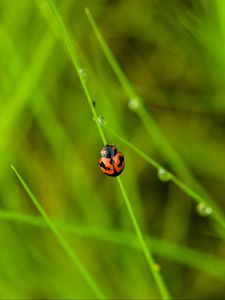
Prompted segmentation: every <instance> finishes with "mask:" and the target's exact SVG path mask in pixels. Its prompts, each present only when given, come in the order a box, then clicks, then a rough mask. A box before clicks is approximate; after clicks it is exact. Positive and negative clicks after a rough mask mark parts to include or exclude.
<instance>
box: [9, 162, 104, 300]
mask: <svg viewBox="0 0 225 300" xmlns="http://www.w3.org/2000/svg"><path fill="white" fill-rule="evenodd" d="M11 167H12V169H13V171H14V172H15V174H16V176H17V178H18V179H19V181H20V183H21V185H22V186H23V188H24V190H25V191H26V192H27V194H28V196H29V197H30V199H31V201H32V202H33V204H34V205H35V206H36V208H37V209H38V211H39V212H40V214H41V215H42V217H43V218H44V220H45V221H46V223H47V224H48V226H49V228H50V229H51V230H52V232H53V233H54V235H55V236H56V238H57V240H58V242H59V243H60V245H61V246H62V248H63V249H64V251H65V252H66V253H67V255H68V256H69V258H70V259H71V261H72V263H73V264H74V266H75V267H76V268H77V269H78V270H79V271H80V273H81V275H82V276H83V278H84V279H85V281H86V282H87V284H88V285H89V287H90V289H91V290H92V292H93V293H94V294H95V295H96V297H97V298H98V299H106V296H105V295H104V294H103V292H102V291H101V289H100V288H99V287H98V285H97V283H96V282H95V280H94V278H93V277H92V275H91V274H90V273H89V271H88V270H87V269H86V267H85V266H84V265H83V263H82V262H81V260H80V259H79V257H78V256H77V255H76V254H75V252H74V251H73V250H72V249H71V247H70V246H69V244H68V243H67V242H66V240H65V239H64V237H63V236H62V234H61V233H60V231H59V230H58V229H57V227H56V226H55V224H54V223H53V222H52V221H51V219H50V218H49V216H48V214H47V213H46V212H45V210H44V209H43V207H42V206H41V204H40V203H39V201H38V200H37V199H36V198H35V196H34V195H33V193H32V192H31V190H30V189H29V187H28V186H27V184H26V183H25V181H24V180H23V178H22V177H21V175H20V174H19V173H18V171H17V170H16V169H15V167H14V166H11Z"/></svg>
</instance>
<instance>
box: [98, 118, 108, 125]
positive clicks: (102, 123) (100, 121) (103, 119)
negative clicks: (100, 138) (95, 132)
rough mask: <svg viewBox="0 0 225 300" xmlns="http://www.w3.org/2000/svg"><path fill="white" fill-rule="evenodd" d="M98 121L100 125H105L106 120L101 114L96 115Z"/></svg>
mask: <svg viewBox="0 0 225 300" xmlns="http://www.w3.org/2000/svg"><path fill="white" fill-rule="evenodd" d="M98 123H99V124H100V125H102V126H104V125H106V123H107V122H106V120H105V118H104V117H103V116H99V117H98Z"/></svg>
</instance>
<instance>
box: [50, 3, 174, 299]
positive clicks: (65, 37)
mask: <svg viewBox="0 0 225 300" xmlns="http://www.w3.org/2000/svg"><path fill="white" fill-rule="evenodd" d="M47 2H48V4H49V6H50V8H51V10H52V12H53V14H54V16H55V18H56V20H57V22H58V29H59V31H60V34H61V36H62V38H63V40H64V43H65V45H66V48H67V50H68V52H69V55H70V57H71V59H72V62H73V65H74V68H75V70H76V72H77V74H78V77H79V79H80V82H81V86H82V88H83V90H84V93H85V96H86V98H87V101H88V103H89V106H90V109H91V111H92V114H93V117H94V120H95V121H96V125H97V129H98V131H99V134H100V136H101V139H102V142H103V144H104V145H105V144H107V140H106V137H105V134H104V132H103V130H102V127H101V125H100V124H99V122H98V118H97V113H96V111H95V108H94V106H93V104H92V99H91V95H90V92H89V90H88V87H87V86H86V83H85V81H84V79H83V78H82V76H81V73H80V67H79V62H78V58H77V54H76V50H75V48H74V46H73V43H72V41H71V39H70V36H69V33H68V32H67V30H66V28H65V26H64V23H63V21H62V19H61V17H60V15H59V13H58V11H57V9H56V7H55V5H54V3H53V1H52V0H47ZM118 183H119V186H120V189H121V192H122V195H123V197H124V200H125V203H126V206H127V209H128V212H129V214H130V217H131V220H132V223H133V226H134V228H135V231H136V233H137V236H138V239H139V242H140V245H141V248H142V250H143V252H144V255H145V257H146V259H147V262H148V266H149V268H150V271H151V272H152V274H153V277H154V279H155V282H156V285H157V287H158V289H159V292H160V294H161V297H162V298H163V299H170V295H169V292H168V291H167V288H166V285H165V284H164V281H163V279H162V277H161V274H160V273H158V272H157V271H156V270H155V263H154V260H153V258H152V255H151V254H150V253H149V250H148V248H147V245H146V242H145V240H144V238H143V234H142V232H141V229H140V227H139V225H138V223H137V220H136V217H135V215H134V212H133V209H132V206H131V203H130V200H129V198H128V196H127V194H126V191H125V188H124V186H123V183H122V181H121V179H120V178H118Z"/></svg>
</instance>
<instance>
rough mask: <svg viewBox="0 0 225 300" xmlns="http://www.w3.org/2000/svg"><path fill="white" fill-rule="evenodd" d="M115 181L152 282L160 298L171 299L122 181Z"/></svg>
mask: <svg viewBox="0 0 225 300" xmlns="http://www.w3.org/2000/svg"><path fill="white" fill-rule="evenodd" d="M117 181H118V183H119V186H120V189H121V192H122V194H123V198H124V200H125V203H126V206H127V210H128V212H129V214H130V218H131V221H132V223H133V226H134V229H135V231H136V234H137V237H138V240H139V242H140V246H141V248H142V250H143V252H144V255H145V258H146V260H147V263H148V265H149V268H150V270H151V272H152V275H153V277H154V280H155V282H156V284H157V287H158V289H159V291H160V294H161V296H162V298H163V299H171V297H170V294H169V291H168V289H167V287H166V284H165V283H164V280H163V278H162V276H161V275H160V273H159V271H158V270H157V269H156V263H155V261H154V258H153V256H152V254H151V253H150V251H149V249H148V246H147V244H146V242H145V239H144V237H143V234H142V232H141V230H140V227H139V225H138V222H137V219H136V217H135V214H134V212H133V209H132V206H131V203H130V200H129V198H128V196H127V193H126V191H125V189H124V185H123V182H122V180H121V178H120V177H117Z"/></svg>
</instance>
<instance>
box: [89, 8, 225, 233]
mask: <svg viewBox="0 0 225 300" xmlns="http://www.w3.org/2000/svg"><path fill="white" fill-rule="evenodd" d="M85 13H86V15H87V18H88V20H89V23H90V25H91V27H92V29H93V31H94V33H95V36H96V38H97V40H98V42H99V45H100V46H101V48H102V50H103V53H104V55H105V57H106V58H107V60H108V62H109V64H110V66H111V68H112V70H113V71H114V73H115V75H116V77H117V79H118V81H119V82H120V84H121V86H122V87H123V89H124V91H125V93H126V95H127V97H128V99H135V101H137V103H138V105H137V109H136V113H137V114H138V116H139V118H140V120H141V121H142V123H143V125H144V126H145V128H146V130H147V132H148V133H149V135H150V136H151V138H152V139H153V140H154V142H155V143H156V145H157V146H158V149H159V150H160V151H161V153H162V155H163V156H164V157H165V159H166V160H167V161H168V162H169V163H170V165H171V166H172V168H173V169H174V170H176V172H177V173H178V174H179V175H180V177H181V178H183V179H185V180H186V179H187V180H188V181H191V182H192V183H193V184H194V186H195V188H196V189H198V191H199V192H201V194H203V195H204V200H203V202H204V203H206V205H208V206H211V207H212V208H213V210H214V214H213V216H214V219H215V220H216V221H217V222H218V223H219V224H220V225H221V226H222V227H223V228H224V229H225V217H224V214H223V213H222V211H221V209H220V208H219V207H218V206H217V205H216V203H215V201H214V200H213V199H212V198H211V196H210V195H209V194H208V193H207V192H206V191H205V189H204V188H203V187H202V186H201V185H200V184H199V182H198V181H197V180H196V179H195V178H194V176H193V175H192V174H191V172H190V171H189V169H188V168H187V166H186V164H185V163H184V161H183V160H182V159H181V157H180V156H179V155H178V154H177V153H176V151H175V150H174V148H173V147H172V146H171V144H170V143H169V142H168V141H167V139H166V138H165V136H164V135H163V134H162V132H161V130H160V128H159V127H158V125H157V124H156V122H155V121H154V119H153V118H152V117H151V116H150V114H149V113H148V112H147V110H146V109H145V107H144V106H143V104H142V100H141V98H140V97H139V96H138V95H137V93H136V92H135V90H134V88H133V86H132V85H131V83H130V82H129V80H128V79H127V77H126V75H125V74H124V72H123V71H122V69H121V67H120V65H119V64H118V62H117V60H116V59H115V57H114V55H113V53H112V51H111V49H110V48H109V46H108V45H107V43H106V41H105V40H104V38H103V36H102V34H101V32H100V30H99V29H98V26H97V24H96V22H95V20H94V18H93V16H92V14H91V13H90V10H89V9H88V8H86V9H85ZM136 150H137V149H136ZM148 159H149V158H148ZM151 163H152V165H155V167H157V163H156V162H154V161H151ZM174 182H175V183H176V184H177V185H179V187H180V188H182V189H183V190H185V191H186V193H188V194H189V196H192V198H193V199H195V200H196V201H199V200H200V198H199V196H198V194H196V193H195V192H193V191H191V190H190V189H187V186H186V185H185V184H183V182H182V181H180V180H178V179H177V178H174ZM201 199H202V198H201Z"/></svg>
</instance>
